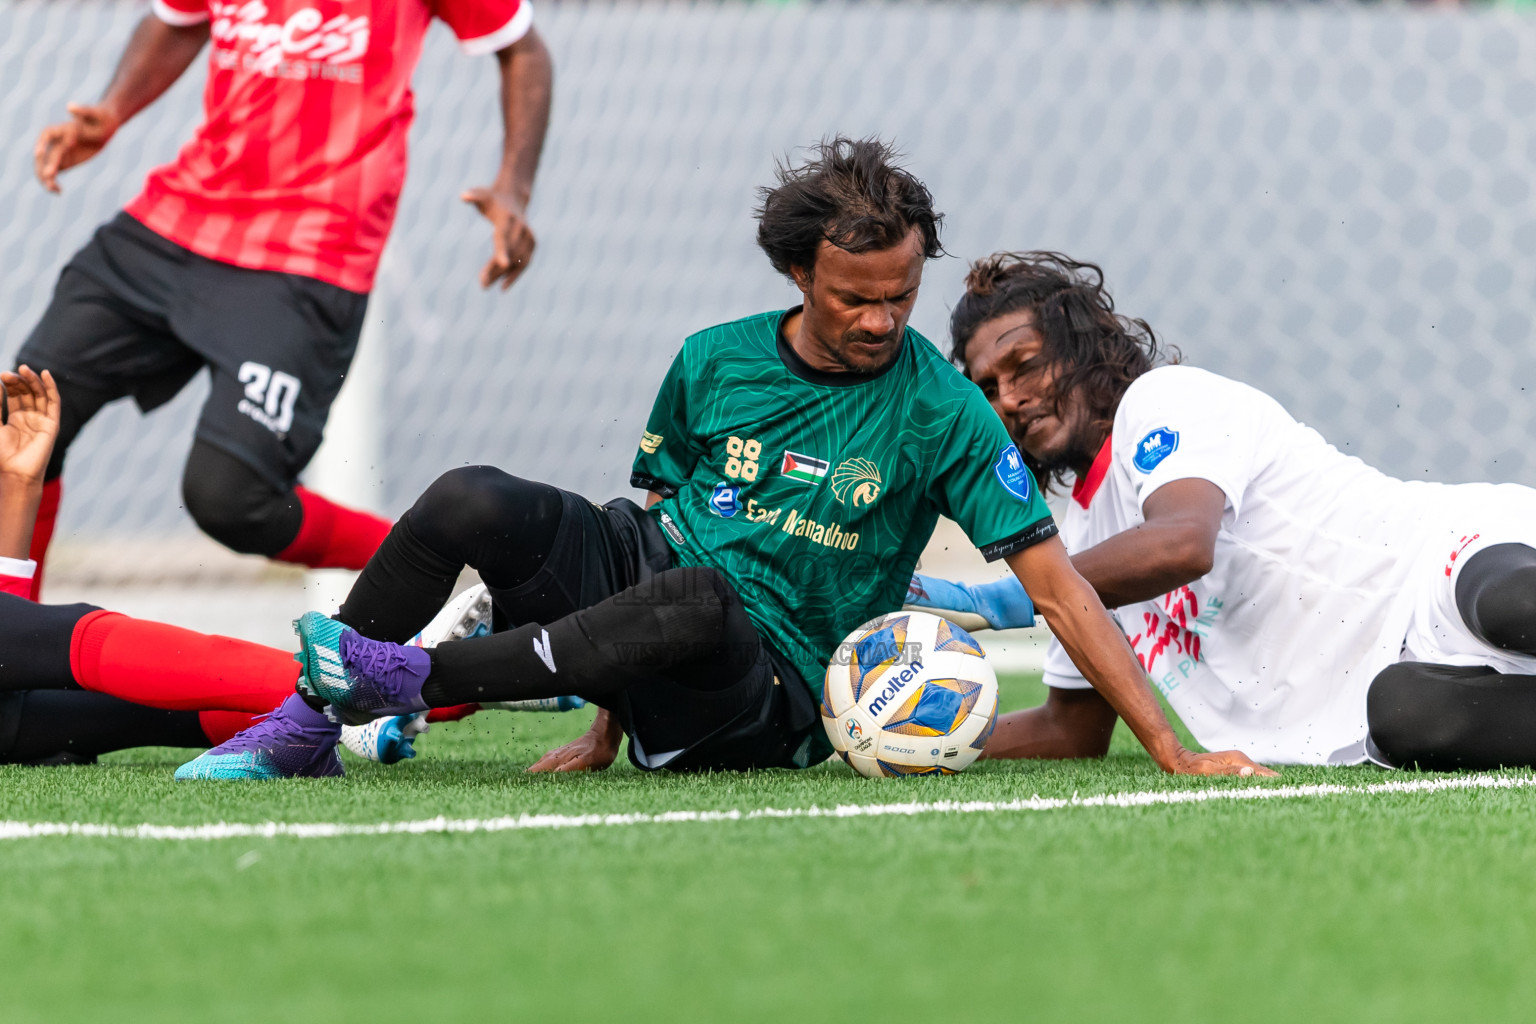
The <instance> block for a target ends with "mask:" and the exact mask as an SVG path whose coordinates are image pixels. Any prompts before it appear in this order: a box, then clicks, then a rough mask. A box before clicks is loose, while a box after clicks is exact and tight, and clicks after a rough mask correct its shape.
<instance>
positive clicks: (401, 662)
mask: <svg viewBox="0 0 1536 1024" xmlns="http://www.w3.org/2000/svg"><path fill="white" fill-rule="evenodd" d="M294 628H295V629H296V630H297V631H298V634H299V641H300V650H299V662H300V664H302V665H303V666H304V672H303V674H302V675H300V676H299V689H300V690H302V691H304V692H305V693H307V694H309V695H310V696H313V697H316V698H318V699H320V700H323V701H325V702H326V703H327V704H329V705H331V707H332V708H333V709H335V711H336V714H337V716H338V717H339V718H340V719H341V721H342V722H343V723H345V724H347V725H362V724H364V723H366V722H370V721H372V720H373V719H375V718H382V717H384V716H385V715H408V714H412V713H414V712H417V711H426V710H427V704H426V702H425V701H423V700H422V699H421V684H422V683H425V682H426V681H427V675H428V674H429V673H430V672H431V671H432V656H431V655H430V654H428V653H427V651H426V650H425V649H424V648H421V647H408V646H406V645H404V644H392V643H388V642H386V641H383V640H370V639H368V638H367V637H365V636H363V635H362V634H361V633H359V632H357V630H355V629H349V628H348V627H346V626H343V625H342V624H341V623H339V622H337V621H336V620H334V619H330V618H327V617H326V616H324V615H321V614H320V613H319V612H305V613H304V615H303V616H302V617H301V618H300V619H299V621H298V622H296V623H295V624H294Z"/></svg>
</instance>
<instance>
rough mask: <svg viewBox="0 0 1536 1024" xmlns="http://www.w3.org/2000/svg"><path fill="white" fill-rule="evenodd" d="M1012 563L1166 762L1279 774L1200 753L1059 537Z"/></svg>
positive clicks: (1108, 696)
mask: <svg viewBox="0 0 1536 1024" xmlns="http://www.w3.org/2000/svg"><path fill="white" fill-rule="evenodd" d="M1008 567H1009V568H1010V569H1012V570H1013V571H1014V574H1015V575H1016V576H1018V577H1019V581H1020V582H1021V583H1023V584H1024V587H1025V589H1026V590H1027V591H1028V592H1029V595H1030V597H1031V598H1033V599H1034V603H1035V607H1036V608H1038V609H1039V610H1040V613H1041V614H1042V615H1044V616H1045V617H1046V619H1047V620H1048V621H1049V622H1050V624H1051V630H1052V632H1054V633H1055V634H1056V639H1058V640H1059V641H1061V644H1062V646H1063V647H1065V648H1066V650H1067V654H1068V655H1070V656H1071V658H1072V663H1073V664H1074V665H1076V666H1077V668H1078V670H1079V671H1080V672H1082V673H1083V676H1084V677H1085V678H1086V679H1087V680H1088V681H1089V682H1090V683H1092V684H1093V687H1094V689H1096V690H1098V691H1099V693H1101V694H1103V696H1104V699H1105V700H1107V701H1108V702H1109V705H1110V707H1112V708H1113V709H1114V710H1115V712H1116V713H1117V714H1118V715H1119V716H1120V717H1121V718H1123V719H1125V723H1126V724H1127V725H1129V726H1130V727H1131V731H1132V732H1133V733H1135V734H1136V738H1137V739H1138V740H1140V741H1141V745H1142V746H1143V747H1145V748H1146V749H1147V753H1149V754H1151V755H1152V760H1154V761H1156V762H1157V765H1158V767H1159V768H1161V769H1163V770H1164V771H1166V772H1170V773H1173V774H1178V775H1239V774H1241V775H1253V774H1259V775H1273V774H1275V773H1274V772H1272V771H1270V770H1269V769H1268V768H1264V767H1261V766H1260V765H1258V764H1255V763H1254V762H1253V761H1250V760H1249V759H1248V757H1247V755H1245V754H1243V753H1241V752H1239V751H1236V750H1228V751H1222V752H1220V753H1214V754H1196V753H1194V752H1193V751H1190V750H1187V749H1186V748H1185V747H1184V745H1183V744H1182V743H1180V742H1179V739H1178V737H1177V736H1175V735H1174V732H1173V728H1172V727H1171V726H1170V725H1169V724H1168V719H1167V718H1165V717H1164V716H1163V709H1162V708H1161V707H1159V706H1158V703H1157V699H1156V698H1155V697H1153V696H1152V690H1151V689H1150V688H1149V687H1148V686H1147V676H1146V673H1145V672H1143V671H1142V668H1141V665H1140V664H1138V663H1137V661H1136V656H1135V655H1134V654H1132V653H1131V648H1130V645H1129V644H1127V643H1126V641H1125V636H1124V635H1123V634H1122V633H1121V632H1120V629H1119V627H1117V626H1116V625H1115V623H1114V620H1112V619H1111V618H1110V617H1109V613H1108V612H1106V611H1105V610H1104V606H1103V604H1101V603H1100V602H1099V598H1098V595H1097V594H1095V593H1094V590H1093V588H1092V587H1091V586H1089V585H1088V583H1087V581H1085V580H1084V579H1083V578H1082V577H1081V576H1079V575H1078V574H1077V572H1076V571H1075V570H1074V569H1073V568H1072V562H1071V560H1070V559H1069V558H1068V557H1067V549H1066V548H1065V547H1063V546H1062V543H1061V540H1060V538H1058V537H1052V538H1050V539H1049V540H1044V541H1041V542H1040V543H1038V544H1034V545H1031V546H1030V547H1027V548H1025V549H1024V550H1023V551H1020V552H1018V553H1016V554H1013V555H1010V556H1008Z"/></svg>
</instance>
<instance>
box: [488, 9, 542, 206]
mask: <svg viewBox="0 0 1536 1024" xmlns="http://www.w3.org/2000/svg"><path fill="white" fill-rule="evenodd" d="M496 58H497V60H498V61H499V62H500V64H501V115H502V121H503V124H504V127H505V135H504V137H503V141H502V153H501V169H500V170H499V171H498V172H497V174H496V188H497V189H505V190H506V191H509V192H511V193H512V194H513V195H514V196H516V197H517V198H518V200H519V201H520V202H523V203H526V202H527V201H528V197H529V196H530V195H532V194H533V178H534V175H535V174H536V173H537V172H538V169H539V155H540V154H541V153H542V152H543V150H544V136H545V133H546V132H547V131H548V130H549V105H550V97H551V96H552V95H553V93H554V63H553V61H551V60H550V56H549V50H548V49H547V48H546V47H545V46H544V40H543V39H542V38H540V37H539V34H538V31H537V30H536V29H529V30H528V34H527V35H525V36H523V38H521V39H519V40H518V41H517V42H515V43H513V44H512V45H511V46H509V47H507V48H506V49H505V50H502V51H501V52H499V53H498V54H497V55H496Z"/></svg>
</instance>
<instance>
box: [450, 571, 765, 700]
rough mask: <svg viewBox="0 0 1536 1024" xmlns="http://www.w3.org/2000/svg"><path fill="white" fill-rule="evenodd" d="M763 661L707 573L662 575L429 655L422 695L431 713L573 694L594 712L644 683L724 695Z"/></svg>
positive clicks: (744, 621)
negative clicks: (541, 620)
mask: <svg viewBox="0 0 1536 1024" xmlns="http://www.w3.org/2000/svg"><path fill="white" fill-rule="evenodd" d="M754 669H755V670H759V671H768V672H771V669H769V668H767V653H766V650H765V649H764V647H763V644H762V640H761V639H760V638H759V637H758V633H757V627H756V626H754V625H753V624H752V620H751V619H750V618H748V617H747V611H746V608H745V607H743V605H742V603H741V598H740V597H739V596H738V595H737V593H736V591H735V590H734V589H733V588H732V587H731V585H730V584H729V583H727V582H726V581H725V578H724V577H722V576H721V575H720V574H719V573H718V572H716V571H715V570H713V569H700V568H683V569H668V570H667V571H665V572H661V573H657V574H656V575H655V576H652V577H651V578H650V579H648V580H645V581H644V582H642V583H637V584H636V585H635V586H633V587H630V588H629V589H628V590H624V591H621V592H620V593H618V594H615V595H614V596H613V597H610V598H608V599H607V600H606V601H599V602H598V603H597V604H594V605H592V606H591V607H590V608H583V609H581V610H579V611H576V612H573V613H571V614H570V615H566V616H564V617H562V618H559V619H556V620H555V621H553V622H550V623H547V624H545V625H540V624H539V623H531V624H529V625H526V626H519V627H518V628H517V629H513V630H508V631H507V632H505V633H497V634H495V635H493V636H488V637H483V638H480V639H477V640H475V641H473V642H471V643H456V644H444V645H442V646H441V647H437V648H434V649H433V650H432V674H431V676H430V677H428V679H427V683H426V685H425V686H424V687H423V688H422V691H421V695H422V697H423V699H425V700H426V702H427V703H428V704H431V705H433V706H435V707H449V706H452V705H454V704H469V703H474V702H477V701H487V700H533V699H537V698H541V697H559V696H562V695H564V694H568V693H575V694H578V695H580V696H581V697H584V698H587V699H589V700H592V701H593V702H595V703H597V704H603V703H605V701H604V698H606V697H608V696H609V695H612V694H617V693H620V692H622V691H624V690H627V689H629V688H630V687H632V686H636V685H639V684H644V683H651V682H658V681H665V682H670V683H675V684H677V685H678V686H681V687H683V688H685V689H688V690H694V691H697V692H711V691H719V690H726V689H729V688H730V687H732V686H734V685H736V684H737V683H739V682H741V681H742V680H743V679H745V678H746V676H747V675H748V673H750V672H752V671H753V670H754Z"/></svg>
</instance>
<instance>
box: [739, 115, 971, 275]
mask: <svg viewBox="0 0 1536 1024" xmlns="http://www.w3.org/2000/svg"><path fill="white" fill-rule="evenodd" d="M899 158H900V155H899V154H898V153H897V152H896V151H895V150H894V149H893V148H892V147H891V146H889V145H887V144H886V143H884V142H882V141H880V140H879V139H877V138H868V139H857V140H855V139H849V138H845V137H843V136H841V135H839V136H837V137H836V138H832V139H823V140H822V141H821V142H820V143H818V144H817V145H816V146H815V147H814V156H813V157H812V159H810V160H809V161H807V162H806V163H804V164H801V165H800V166H799V167H791V166H790V165H789V164H788V163H787V162H784V161H780V162H779V164H778V184H777V185H775V186H774V187H772V188H761V189H758V198H759V199H760V200H761V201H762V203H761V205H760V206H759V207H758V208H757V211H756V213H757V220H758V225H757V244H758V245H759V246H761V247H762V250H763V252H765V253H767V254H768V261H769V262H770V263H772V264H773V269H774V270H777V271H778V272H779V273H781V274H783V275H785V276H786V277H790V276H792V275H791V274H790V268H791V267H801V268H803V269H804V270H805V271H806V272H807V273H811V272H813V271H814V268H815V265H816V250H817V248H818V247H819V246H820V245H821V241H822V239H826V240H827V241H829V242H831V243H832V244H833V245H835V246H837V247H838V248H839V249H843V250H845V251H847V252H852V253H860V252H870V251H873V250H877V249H889V248H891V247H892V246H894V245H899V244H900V243H901V241H902V239H904V238H906V237H907V234H908V232H910V231H911V230H912V229H913V228H917V229H918V231H919V232H921V233H922V239H923V258H924V259H930V260H931V259H933V258H934V257H935V256H937V255H939V254H940V253H942V252H943V251H944V249H943V247H942V246H941V245H940V244H939V224H940V222H942V221H943V219H944V217H943V215H942V214H939V213H935V212H934V209H933V196H932V195H931V194H929V192H928V188H927V186H926V185H924V184H923V183H922V182H921V181H918V180H917V178H915V177H913V176H912V174H910V173H909V172H908V171H906V170H904V169H902V168H901V167H899V166H898V165H897V163H896V161H897V160H898V159H899Z"/></svg>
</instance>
